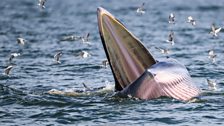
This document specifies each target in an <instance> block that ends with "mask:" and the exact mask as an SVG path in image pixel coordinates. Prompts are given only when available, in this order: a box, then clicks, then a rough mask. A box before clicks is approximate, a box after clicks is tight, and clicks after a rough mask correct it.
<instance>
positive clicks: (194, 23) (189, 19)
mask: <svg viewBox="0 0 224 126" xmlns="http://www.w3.org/2000/svg"><path fill="white" fill-rule="evenodd" d="M187 19H188V21H187V22H188V23H191V24H192V25H193V26H194V25H196V21H195V20H194V18H193V17H192V16H189V17H187Z"/></svg>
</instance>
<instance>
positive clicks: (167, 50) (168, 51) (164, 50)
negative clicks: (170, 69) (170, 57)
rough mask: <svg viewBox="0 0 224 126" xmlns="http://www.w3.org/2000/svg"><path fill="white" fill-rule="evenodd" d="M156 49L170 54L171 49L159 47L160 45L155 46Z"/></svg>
mask: <svg viewBox="0 0 224 126" xmlns="http://www.w3.org/2000/svg"><path fill="white" fill-rule="evenodd" d="M155 48H156V49H158V50H159V51H160V52H161V53H162V54H169V53H170V50H169V49H163V48H159V47H155Z"/></svg>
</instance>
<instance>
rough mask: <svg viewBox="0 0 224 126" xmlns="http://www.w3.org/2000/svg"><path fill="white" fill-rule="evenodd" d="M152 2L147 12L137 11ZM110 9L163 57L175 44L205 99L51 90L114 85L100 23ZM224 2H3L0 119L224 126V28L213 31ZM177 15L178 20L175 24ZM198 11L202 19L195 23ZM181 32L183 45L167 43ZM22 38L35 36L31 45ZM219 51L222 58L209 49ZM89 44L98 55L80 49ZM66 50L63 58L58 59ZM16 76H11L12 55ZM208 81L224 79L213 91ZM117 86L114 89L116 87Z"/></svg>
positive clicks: (221, 19)
mask: <svg viewBox="0 0 224 126" xmlns="http://www.w3.org/2000/svg"><path fill="white" fill-rule="evenodd" d="M143 2H145V3H146V4H145V8H146V13H145V14H144V15H138V14H136V9H137V7H138V6H140V5H141V4H142V3H143ZM99 6H103V7H105V8H106V9H107V10H109V11H110V12H111V13H112V14H114V15H115V16H116V17H117V18H118V19H120V20H121V21H122V22H123V23H124V24H125V25H126V27H127V28H128V29H129V30H130V31H131V32H133V33H134V34H135V35H136V36H138V37H139V38H140V40H142V41H143V43H144V44H145V45H146V47H147V48H148V49H149V50H150V51H151V52H152V54H153V55H154V56H155V58H156V59H158V60H160V59H163V58H164V57H166V55H163V54H161V53H160V52H159V51H158V50H156V49H155V48H154V47H155V46H156V47H161V48H170V49H171V51H172V52H171V54H169V56H170V57H172V58H175V59H177V60H179V61H180V62H182V63H183V64H184V65H186V67H187V68H188V70H189V72H190V74H191V76H192V78H193V81H194V82H195V84H196V85H197V86H198V87H200V88H201V89H202V90H203V92H204V93H203V96H202V97H201V99H200V100H199V101H197V102H193V103H183V102H180V101H176V100H173V99H167V98H160V99H156V100H149V101H143V100H136V99H132V98H126V99H125V98H117V97H113V91H112V90H110V91H102V92H96V93H82V94H81V95H78V96H76V95H75V96H70V95H52V94H48V91H49V90H51V89H57V90H59V91H65V92H66V91H67V92H69V91H71V90H83V89H84V88H83V85H82V83H86V85H88V86H89V87H90V88H97V87H101V86H107V87H108V86H109V87H110V86H111V85H113V84H114V81H113V76H112V73H111V70H110V68H109V67H108V68H104V67H102V65H101V62H102V60H104V59H105V58H106V56H105V53H104V50H103V47H102V44H101V40H100V37H99V33H98V28H97V16H96V9H97V7H99ZM223 12H224V1H222V0H197V1H195V0H188V1H180V0H169V1H168V0H160V1H152V0H151V1H146V0H145V1H144V0H113V1H112V0H85V1H84V0H48V1H47V3H46V9H44V10H41V9H40V8H39V7H38V6H37V1H35V0H1V2H0V72H1V74H0V125H4V126H6V125H114V124H120V125H223V124H224V104H223V103H224V93H223V91H224V79H223V75H224V56H223V53H224V51H223V48H224V33H223V31H221V33H220V34H219V36H218V37H216V38H214V37H212V36H211V35H210V34H209V32H210V27H211V24H212V23H213V22H214V23H215V24H216V25H217V26H220V27H223V26H224V13H223ZM170 13H174V14H175V16H176V24H175V25H170V24H168V15H169V14H170ZM188 16H193V17H194V18H195V20H196V23H197V25H196V26H195V27H194V26H192V25H190V24H188V23H186V21H187V17H188ZM170 30H173V31H174V33H175V41H176V43H175V45H174V46H171V45H169V44H168V43H167V42H165V41H166V39H167V36H168V33H169V31H170ZM88 32H89V33H90V42H91V44H90V45H89V44H83V43H81V41H72V42H71V41H60V40H61V38H63V37H64V36H67V35H79V36H84V35H85V34H86V33H88ZM18 37H23V38H24V39H26V40H27V42H26V44H25V45H24V46H20V45H18V44H17V43H16V39H17V38H18ZM209 49H214V50H215V52H216V54H217V59H216V60H217V61H216V63H215V64H213V63H211V61H210V60H209V59H208V50H209ZM82 50H85V51H88V52H89V53H91V57H88V58H80V57H78V56H77V55H78V54H79V53H80V51H82ZM58 51H62V52H63V55H62V57H61V64H56V63H55V62H54V61H53V57H54V54H56V53H57V52H58ZM15 52H17V53H21V56H19V57H17V58H15V59H13V61H12V64H13V65H14V68H13V69H12V73H11V74H10V76H9V77H8V76H6V75H4V74H3V72H4V69H5V68H6V67H7V66H8V65H9V61H8V58H9V56H10V53H15ZM206 79H212V80H216V81H217V90H209V89H208V84H207V82H206ZM110 89H112V88H110Z"/></svg>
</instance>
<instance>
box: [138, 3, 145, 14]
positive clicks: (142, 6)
mask: <svg viewBox="0 0 224 126" xmlns="http://www.w3.org/2000/svg"><path fill="white" fill-rule="evenodd" d="M144 6H145V3H142V5H141V6H140V7H138V8H137V10H136V12H137V13H138V14H141V15H142V14H145V9H144Z"/></svg>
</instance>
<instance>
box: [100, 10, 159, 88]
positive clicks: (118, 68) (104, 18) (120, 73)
mask: <svg viewBox="0 0 224 126" xmlns="http://www.w3.org/2000/svg"><path fill="white" fill-rule="evenodd" d="M97 12H98V26H99V32H100V36H101V40H102V43H103V46H104V49H105V52H106V55H107V58H108V61H109V64H110V66H111V69H112V72H113V75H114V79H115V83H116V84H115V89H116V90H118V91H120V90H122V89H123V88H125V87H126V86H128V85H129V84H131V83H132V82H134V81H135V80H136V79H137V78H138V77H140V76H141V75H142V74H143V73H144V71H145V70H146V69H147V68H149V67H150V66H152V65H153V64H155V63H156V61H155V59H154V58H153V57H152V55H151V54H150V53H149V51H148V50H147V49H146V48H145V47H144V46H143V44H142V43H141V42H140V40H138V39H137V38H136V37H135V36H134V35H133V34H132V33H130V32H129V31H128V30H127V29H126V28H125V26H124V25H123V24H121V23H120V22H119V21H118V20H117V19H116V18H115V17H114V16H113V15H112V14H110V13H109V12H108V11H106V10H105V9H103V8H101V7H100V8H98V10H97Z"/></svg>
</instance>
